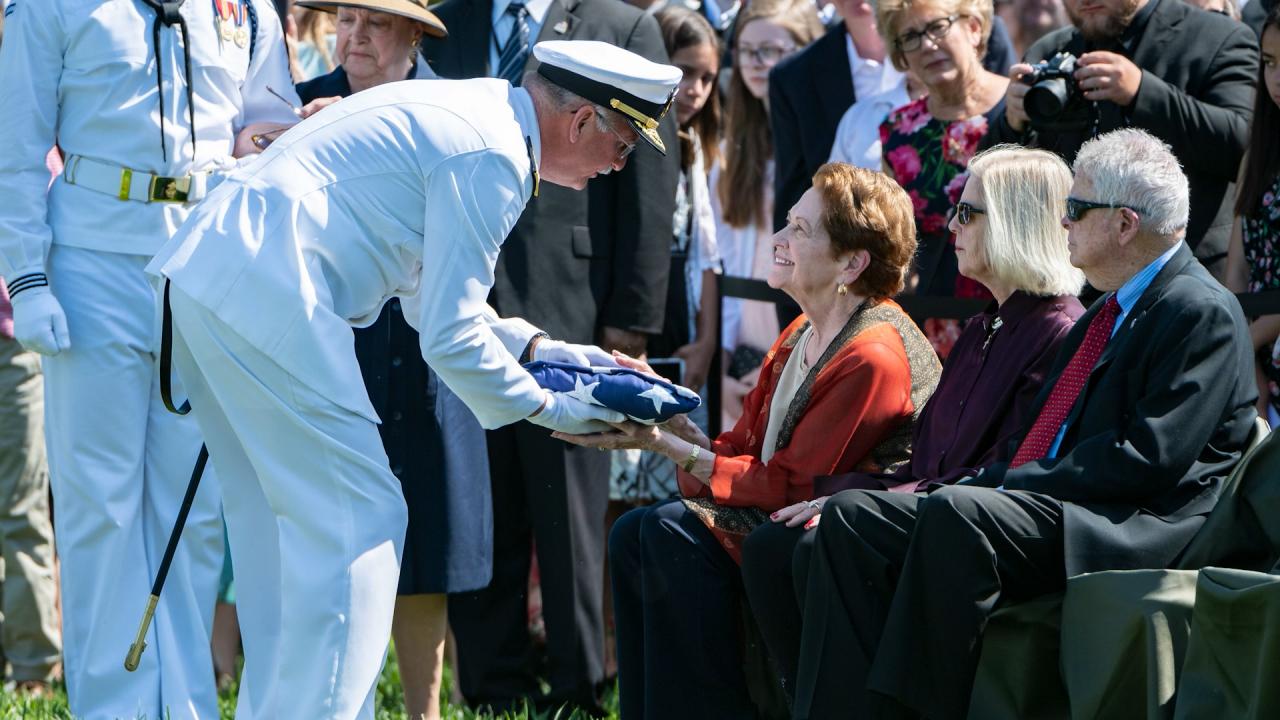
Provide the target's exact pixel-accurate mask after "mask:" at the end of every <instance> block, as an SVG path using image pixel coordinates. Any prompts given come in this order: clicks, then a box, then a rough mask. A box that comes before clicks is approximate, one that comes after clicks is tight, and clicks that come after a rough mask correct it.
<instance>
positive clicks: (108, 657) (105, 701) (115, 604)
mask: <svg viewBox="0 0 1280 720" xmlns="http://www.w3.org/2000/svg"><path fill="white" fill-rule="evenodd" d="M148 259H149V258H148V257H146V256H141V255H126V254H120V253H109V252H101V251H97V250H85V249H82V248H75V247H68V246H65V245H54V246H53V247H52V249H51V250H50V252H49V282H50V285H51V287H52V290H53V292H54V295H55V296H56V297H57V298H58V301H59V302H61V303H62V307H63V310H64V311H65V312H66V314H67V324H68V329H69V331H70V334H71V348H70V349H68V350H64V351H63V352H61V353H60V354H58V355H56V356H53V357H49V358H45V360H44V373H45V420H46V425H45V434H46V444H47V446H48V454H49V470H50V475H51V484H52V487H53V500H54V532H55V537H56V542H57V547H58V553H59V555H60V556H61V558H62V615H63V636H64V642H63V646H64V653H65V673H66V681H67V693H68V695H69V699H70V704H71V712H72V713H73V714H74V715H75V716H76V717H77V718H82V719H83V720H114V719H115V718H128V719H130V720H131V719H133V718H138V717H145V718H148V719H153V720H158V719H159V718H171V719H172V720H196V719H198V720H205V719H207V718H214V719H216V718H217V717H218V708H217V694H216V690H215V687H214V679H213V663H212V660H211V658H210V652H209V637H210V631H211V627H212V618H213V604H214V600H215V596H216V594H217V588H218V577H219V574H220V572H221V569H222V559H223V555H222V532H221V530H222V528H221V522H220V520H219V518H220V508H219V501H220V498H219V494H218V489H217V481H216V480H215V478H214V477H213V474H212V472H211V470H212V465H210V467H209V468H208V469H206V471H205V478H204V480H203V481H202V483H201V488H200V493H199V494H198V495H197V496H196V502H195V505H194V506H193V507H192V509H191V514H190V516H189V517H188V519H187V525H186V531H185V532H184V534H183V538H182V542H181V544H180V545H179V547H178V552H177V554H176V555H175V557H174V561H173V565H172V567H171V568H170V569H169V576H168V581H167V583H166V584H165V587H164V593H163V594H162V596H161V600H160V605H159V607H158V609H157V611H156V615H155V621H154V623H153V624H152V626H151V631H150V632H149V633H148V635H147V638H146V640H147V650H146V652H145V653H144V654H143V656H142V663H141V665H139V666H138V669H137V670H136V671H135V672H133V673H130V672H128V671H126V670H125V669H124V656H125V653H126V652H128V650H129V645H130V643H131V642H132V641H133V637H134V633H135V632H136V631H137V627H138V621H139V620H140V619H141V616H142V611H143V609H144V607H145V605H146V601H147V596H148V594H149V593H150V590H151V583H152V581H153V580H154V578H155V574H156V570H157V569H158V568H159V565H160V560H161V558H162V557H163V555H164V549H165V544H166V542H167V541H168V538H169V532H170V530H171V529H172V527H173V521H174V519H175V518H176V517H177V515H178V508H179V507H180V506H181V504H182V497H183V494H184V493H185V491H186V487H187V481H188V479H189V478H190V476H191V468H192V466H193V465H194V464H195V460H196V455H197V454H198V452H199V449H200V437H199V430H198V427H197V425H196V423H195V421H194V419H193V418H191V417H185V418H184V417H180V416H178V415H174V414H172V413H170V412H168V411H167V410H165V408H164V405H163V404H162V403H161V401H160V392H159V387H160V385H159V378H160V375H159V362H158V355H157V350H158V348H159V336H158V329H159V323H158V322H157V321H156V318H157V314H156V295H155V291H154V289H153V286H152V285H151V283H150V282H149V281H148V277H147V275H146V274H145V273H144V272H143V268H144V267H145V266H146V264H147V261H148ZM174 391H175V394H177V395H179V396H181V393H182V387H181V384H176V385H175V388H174Z"/></svg>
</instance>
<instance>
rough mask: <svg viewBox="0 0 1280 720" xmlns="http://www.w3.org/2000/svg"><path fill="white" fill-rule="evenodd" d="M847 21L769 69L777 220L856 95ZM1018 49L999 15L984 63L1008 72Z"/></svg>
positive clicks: (806, 182)
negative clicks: (850, 61)
mask: <svg viewBox="0 0 1280 720" xmlns="http://www.w3.org/2000/svg"><path fill="white" fill-rule="evenodd" d="M846 37H847V33H846V31H845V26H844V23H839V24H837V25H834V26H832V28H831V29H830V30H828V31H827V33H826V34H825V35H823V36H822V37H820V38H818V39H817V40H815V41H814V42H813V44H812V45H810V46H809V47H807V48H805V49H804V50H802V51H801V52H798V53H796V54H795V55H793V56H791V57H789V58H787V59H786V60H784V61H783V62H781V63H778V66H777V67H775V68H774V69H773V70H772V71H770V73H769V123H770V125H771V127H772V130H773V157H774V160H775V162H776V166H775V167H776V170H775V175H774V180H773V189H774V204H773V226H774V229H775V230H777V229H781V228H782V226H783V225H786V224H787V212H788V211H790V210H791V206H792V205H795V204H796V202H797V201H798V200H800V196H801V195H803V194H804V191H805V190H808V189H809V186H810V185H811V184H813V174H814V173H815V172H817V171H818V168H819V167H822V165H823V164H824V163H825V162H827V158H829V157H831V144H832V143H833V142H835V139H836V128H837V127H838V126H839V125H840V118H842V117H844V113H845V111H846V110H848V109H849V106H850V105H852V104H853V103H854V102H855V101H856V100H857V98H856V97H854V91H853V74H852V71H851V70H850V68H849V51H848V47H847V45H846V42H847V41H846V40H845V38H846ZM1015 59H1016V55H1015V54H1014V52H1013V42H1012V41H1011V40H1010V39H1009V33H1008V31H1007V30H1006V29H1005V26H1004V21H1002V20H1001V19H1000V18H998V17H997V18H995V22H994V23H993V24H992V25H991V39H990V40H989V41H988V42H987V56H986V58H984V59H983V61H982V64H983V65H984V66H985V67H986V68H987V69H988V70H990V71H991V72H994V73H998V74H1000V75H1007V74H1008V73H1009V66H1010V65H1012V64H1013V62H1014V60H1015Z"/></svg>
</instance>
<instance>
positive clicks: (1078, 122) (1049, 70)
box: [1022, 52, 1089, 129]
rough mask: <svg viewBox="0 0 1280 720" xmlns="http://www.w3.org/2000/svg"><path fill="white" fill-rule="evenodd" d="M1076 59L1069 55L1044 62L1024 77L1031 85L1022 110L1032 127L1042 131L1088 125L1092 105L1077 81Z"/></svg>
mask: <svg viewBox="0 0 1280 720" xmlns="http://www.w3.org/2000/svg"><path fill="white" fill-rule="evenodd" d="M1075 71H1076V56H1075V55H1072V54H1071V53H1069V52H1060V53H1058V54H1057V55H1054V56H1053V57H1051V58H1049V59H1048V60H1042V61H1040V62H1038V63H1036V64H1035V65H1032V66H1031V72H1029V73H1026V74H1024V75H1023V76H1022V82H1024V83H1026V84H1027V85H1030V86H1031V87H1030V89H1028V90H1027V94H1026V95H1025V96H1023V99H1022V107H1023V109H1024V110H1025V111H1026V113H1027V118H1028V119H1029V120H1030V121H1031V125H1032V126H1033V127H1036V128H1041V129H1051V128H1074V127H1080V126H1083V125H1085V124H1087V122H1088V116H1089V103H1088V102H1087V101H1086V100H1085V99H1084V92H1083V91H1082V90H1081V89H1080V84H1079V83H1077V82H1076V79H1075Z"/></svg>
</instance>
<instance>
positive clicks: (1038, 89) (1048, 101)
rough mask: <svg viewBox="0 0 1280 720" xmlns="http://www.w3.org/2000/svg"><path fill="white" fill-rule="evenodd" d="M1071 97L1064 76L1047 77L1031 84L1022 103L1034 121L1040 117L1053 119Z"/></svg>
mask: <svg viewBox="0 0 1280 720" xmlns="http://www.w3.org/2000/svg"><path fill="white" fill-rule="evenodd" d="M1069 98H1070V95H1069V93H1068V88H1067V81H1066V80H1065V79H1063V78H1046V79H1044V80H1041V81H1040V82H1038V83H1036V84H1035V85H1032V86H1031V89H1030V90H1027V94H1026V96H1024V98H1023V101H1022V105H1023V108H1024V109H1025V110H1026V111H1027V117H1029V118H1031V120H1032V121H1033V122H1034V121H1035V120H1036V119H1038V118H1044V119H1051V118H1055V117H1057V116H1058V115H1059V114H1060V113H1061V112H1062V109H1063V108H1064V107H1066V105H1067V100H1068V99H1069Z"/></svg>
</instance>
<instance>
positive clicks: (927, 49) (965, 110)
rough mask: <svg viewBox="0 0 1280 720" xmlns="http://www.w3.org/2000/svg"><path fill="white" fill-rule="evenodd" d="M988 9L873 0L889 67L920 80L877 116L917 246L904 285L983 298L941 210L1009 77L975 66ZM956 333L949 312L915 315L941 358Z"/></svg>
mask: <svg viewBox="0 0 1280 720" xmlns="http://www.w3.org/2000/svg"><path fill="white" fill-rule="evenodd" d="M991 16H992V6H991V0H924V2H908V0H881V2H879V3H878V4H877V7H876V23H877V26H878V27H879V29H880V33H881V34H882V35H883V36H884V39H885V42H886V43H888V44H889V54H890V58H891V59H892V60H893V64H894V66H895V67H897V68H898V69H900V70H904V71H910V72H911V74H912V75H914V76H915V78H916V79H918V80H919V81H920V83H921V85H923V86H924V89H925V95H924V97H921V98H919V99H917V100H915V101H912V102H910V103H908V104H906V105H903V106H902V107H900V108H898V109H897V110H894V111H893V112H891V113H890V114H889V117H888V118H886V119H885V121H884V123H882V124H881V125H880V141H881V152H882V153H883V155H884V164H885V171H886V172H888V173H889V174H890V175H892V176H893V177H894V179H895V180H897V181H898V183H899V184H901V185H902V187H903V188H905V189H906V190H907V192H908V193H909V194H910V195H911V200H912V202H913V203H915V208H916V226H917V229H918V231H919V236H920V251H919V253H918V256H917V258H916V267H915V273H914V276H913V278H912V281H911V282H910V283H909V285H908V291H909V292H914V293H915V294H918V295H940V296H954V297H971V298H973V297H976V298H989V297H990V294H989V293H988V292H987V291H986V289H985V288H983V287H982V286H981V285H980V284H979V283H977V282H974V281H973V280H970V279H968V278H966V277H964V276H963V275H960V274H959V273H958V271H957V269H956V252H955V248H954V246H953V245H952V237H951V232H950V231H949V230H948V229H947V211H948V210H949V209H950V208H951V207H952V206H954V205H955V203H956V201H957V200H959V198H960V191H961V190H962V189H963V188H964V182H965V168H967V167H968V165H969V159H970V158H971V157H973V154H974V153H975V152H976V151H977V149H978V143H979V141H980V140H982V137H983V136H984V135H986V134H987V127H988V115H991V114H992V113H994V112H995V111H996V110H998V106H999V105H1000V104H1001V103H1002V102H1003V100H1004V92H1005V88H1007V87H1008V85H1009V78H1007V77H1003V76H1001V75H997V74H995V73H992V72H989V71H987V70H986V69H984V68H983V67H982V58H983V56H984V55H985V54H986V51H987V39H988V37H989V36H990V34H991ZM959 332H960V324H959V323H958V322H956V321H954V320H936V319H930V320H928V321H926V323H925V334H926V335H927V336H929V340H930V341H931V342H932V343H933V344H934V348H935V349H937V350H938V354H939V355H940V356H941V357H943V358H944V359H945V358H946V356H947V353H948V352H950V350H951V346H952V345H953V344H954V342H955V339H956V337H957V336H958V335H959Z"/></svg>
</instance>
